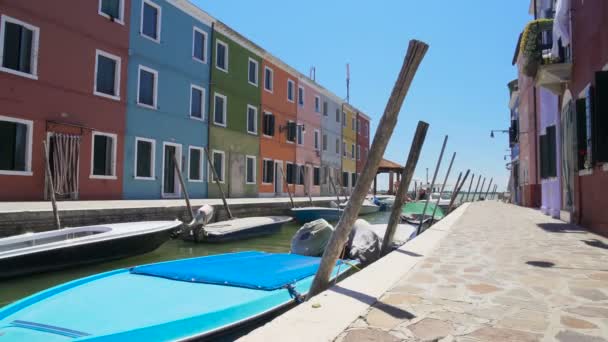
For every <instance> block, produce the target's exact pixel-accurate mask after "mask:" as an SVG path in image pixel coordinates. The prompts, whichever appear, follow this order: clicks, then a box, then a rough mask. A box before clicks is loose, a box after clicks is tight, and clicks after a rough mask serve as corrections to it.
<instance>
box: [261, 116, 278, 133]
mask: <svg viewBox="0 0 608 342" xmlns="http://www.w3.org/2000/svg"><path fill="white" fill-rule="evenodd" d="M267 115H268V116H274V114H272V112H267V111H263V112H262V136H263V137H265V138H270V139H272V138H274V135H268V134H266V132H264V128H265V125H264V120H265V119H266V116H267ZM275 124H276V122H275ZM273 131H274V130H273ZM273 133H274V132H273Z"/></svg>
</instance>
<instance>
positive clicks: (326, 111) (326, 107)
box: [321, 101, 329, 117]
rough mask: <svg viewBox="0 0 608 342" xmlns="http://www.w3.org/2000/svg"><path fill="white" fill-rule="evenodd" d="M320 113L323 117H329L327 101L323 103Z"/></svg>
mask: <svg viewBox="0 0 608 342" xmlns="http://www.w3.org/2000/svg"><path fill="white" fill-rule="evenodd" d="M321 111H322V112H323V116H326V117H329V103H328V102H327V101H323V104H322V105H321Z"/></svg>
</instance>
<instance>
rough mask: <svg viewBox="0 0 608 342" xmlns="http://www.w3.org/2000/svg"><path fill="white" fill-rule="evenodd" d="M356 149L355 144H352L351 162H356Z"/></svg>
mask: <svg viewBox="0 0 608 342" xmlns="http://www.w3.org/2000/svg"><path fill="white" fill-rule="evenodd" d="M355 150H356V148H355V144H353V143H351V144H350V159H351V160H355V153H356V151H355Z"/></svg>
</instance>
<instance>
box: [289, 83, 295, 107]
mask: <svg viewBox="0 0 608 342" xmlns="http://www.w3.org/2000/svg"><path fill="white" fill-rule="evenodd" d="M294 87H295V83H294V81H292V80H287V101H289V102H293V101H294V98H293V96H294V94H293V92H294Z"/></svg>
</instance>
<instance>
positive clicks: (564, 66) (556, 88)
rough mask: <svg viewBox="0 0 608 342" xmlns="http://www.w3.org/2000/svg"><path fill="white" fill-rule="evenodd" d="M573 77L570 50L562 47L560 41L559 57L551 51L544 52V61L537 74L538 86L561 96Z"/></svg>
mask: <svg viewBox="0 0 608 342" xmlns="http://www.w3.org/2000/svg"><path fill="white" fill-rule="evenodd" d="M571 77H572V60H571V59H570V49H569V47H568V48H564V47H563V46H561V41H560V43H559V53H558V55H557V56H554V55H553V54H552V53H551V50H550V49H549V51H548V52H545V51H544V52H543V59H542V62H541V64H540V66H539V68H538V73H537V74H536V85H537V86H539V87H543V88H546V89H548V90H550V91H551V92H552V93H554V94H555V95H561V94H562V93H563V92H564V87H565V85H566V83H568V82H570V79H571Z"/></svg>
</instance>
